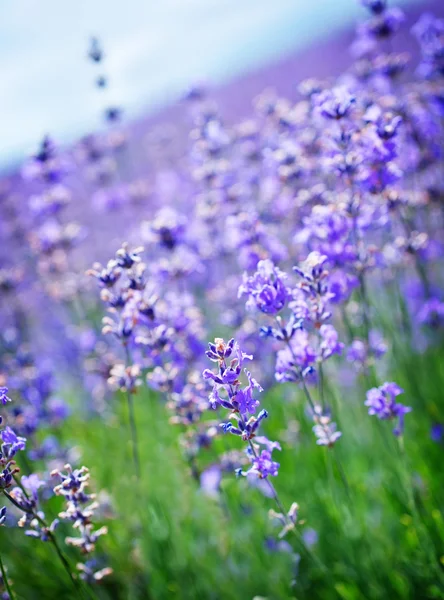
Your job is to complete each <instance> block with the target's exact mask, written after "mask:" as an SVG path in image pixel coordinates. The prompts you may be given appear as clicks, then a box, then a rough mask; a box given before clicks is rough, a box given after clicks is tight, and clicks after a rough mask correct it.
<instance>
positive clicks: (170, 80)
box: [0, 0, 420, 164]
mask: <svg viewBox="0 0 444 600" xmlns="http://www.w3.org/2000/svg"><path fill="white" fill-rule="evenodd" d="M413 2H414V0H410V1H409V0H404V1H401V2H399V1H398V2H397V4H398V5H405V4H408V3H413ZM417 3H420V0H417ZM363 16H364V11H363V10H362V9H361V8H360V7H359V5H358V2H357V0H75V1H74V2H63V1H60V0H2V1H1V3H0V81H1V85H2V95H1V101H0V105H1V110H0V132H1V140H2V143H1V144H0V163H2V164H8V163H12V162H15V161H17V160H20V159H21V158H22V157H23V156H24V155H25V154H26V153H29V152H31V151H33V150H34V148H35V145H36V143H37V142H38V141H39V139H40V138H41V137H42V135H43V134H45V133H51V134H52V135H53V136H54V137H55V138H56V139H58V140H61V141H63V142H69V141H70V140H72V139H74V138H75V137H77V136H79V135H82V134H84V133H86V132H87V131H88V130H90V129H94V128H96V127H97V126H98V124H99V112H100V107H101V106H102V102H103V98H101V96H100V94H99V93H98V92H97V91H96V90H95V88H94V86H93V81H94V76H95V72H96V71H95V69H94V65H92V64H91V63H89V62H88V61H87V60H86V51H87V46H88V40H89V38H90V36H91V35H97V36H99V38H100V39H101V40H103V45H104V48H105V51H106V69H107V71H108V73H109V75H110V79H111V89H110V93H109V99H110V102H114V103H117V104H121V105H123V106H124V108H125V112H126V114H127V115H128V116H130V117H134V116H137V115H138V114H141V113H144V112H146V111H147V110H150V109H151V110H152V109H154V108H155V107H156V106H159V105H162V104H163V103H165V102H169V101H172V100H174V99H175V98H176V97H177V96H178V95H179V94H180V93H181V91H182V90H184V89H186V88H187V87H188V85H189V84H190V83H193V82H194V81H196V80H201V79H204V80H208V81H214V82H215V83H221V82H224V81H227V80H229V79H230V78H233V77H236V76H238V75H240V74H241V73H243V72H246V71H248V70H251V69H255V68H258V67H260V66H261V65H263V64H266V63H269V62H272V61H274V60H276V59H278V58H279V57H280V56H283V55H285V54H288V53H290V52H292V51H294V50H296V49H298V48H301V47H304V46H306V45H308V44H309V43H311V42H312V41H314V40H316V39H319V37H322V36H325V35H330V34H332V33H334V31H335V30H337V29H338V28H340V27H341V26H345V25H347V24H350V23H353V22H354V21H356V19H358V18H360V17H363Z"/></svg>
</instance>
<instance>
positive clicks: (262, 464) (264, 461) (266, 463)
mask: <svg viewBox="0 0 444 600" xmlns="http://www.w3.org/2000/svg"><path fill="white" fill-rule="evenodd" d="M251 463H252V467H251V469H250V470H249V471H248V473H254V474H257V475H258V477H260V478H261V479H266V478H267V477H268V476H269V475H271V476H272V477H276V476H277V474H278V472H279V463H278V462H275V461H274V460H273V459H272V457H271V452H270V451H269V450H261V452H260V454H259V455H258V456H255V457H253V458H252V461H251Z"/></svg>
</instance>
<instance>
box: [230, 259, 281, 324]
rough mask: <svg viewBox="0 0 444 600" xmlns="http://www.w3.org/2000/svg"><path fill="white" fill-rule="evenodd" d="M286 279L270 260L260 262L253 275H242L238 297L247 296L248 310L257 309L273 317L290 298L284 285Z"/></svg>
mask: <svg viewBox="0 0 444 600" xmlns="http://www.w3.org/2000/svg"><path fill="white" fill-rule="evenodd" d="M286 277H287V275H286V274H285V273H283V272H282V271H281V270H280V269H278V267H276V266H275V265H274V264H273V262H272V261H271V260H260V261H259V262H258V264H257V271H256V273H255V274H254V275H251V276H248V275H247V274H246V273H244V276H243V282H242V285H241V286H240V287H239V293H238V295H239V297H240V296H243V295H247V296H249V298H248V301H247V307H248V308H258V309H259V310H260V311H262V312H263V313H265V314H267V315H275V314H277V313H278V312H280V311H281V310H282V309H283V308H284V306H285V304H286V302H287V300H288V299H289V298H290V292H289V290H288V288H287V287H286V286H285V283H284V280H285V279H286Z"/></svg>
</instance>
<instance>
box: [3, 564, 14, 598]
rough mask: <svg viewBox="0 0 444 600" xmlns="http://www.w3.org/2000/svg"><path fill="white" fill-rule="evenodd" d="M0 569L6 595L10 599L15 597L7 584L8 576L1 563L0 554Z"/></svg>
mask: <svg viewBox="0 0 444 600" xmlns="http://www.w3.org/2000/svg"><path fill="white" fill-rule="evenodd" d="M0 571H1V573H2V578H3V583H4V584H5V588H6V591H7V592H8V596H9V598H10V600H14V599H15V595H14V594H13V592H12V589H11V586H10V585H9V581H8V576H7V575H6V569H5V567H4V565H3V561H2V557H1V554H0Z"/></svg>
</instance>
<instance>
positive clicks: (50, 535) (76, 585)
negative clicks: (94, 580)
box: [3, 486, 95, 597]
mask: <svg viewBox="0 0 444 600" xmlns="http://www.w3.org/2000/svg"><path fill="white" fill-rule="evenodd" d="M20 489H23V488H22V486H20ZM23 491H24V490H23ZM3 493H4V494H5V496H6V497H7V499H8V500H9V501H10V502H11V504H13V505H14V506H15V507H16V508H18V509H19V510H20V511H21V512H24V513H27V514H30V515H32V516H33V517H34V519H37V521H38V522H39V523H40V525H41V526H42V527H44V528H45V530H46V534H47V536H48V539H49V541H50V542H51V543H52V545H53V546H54V549H55V551H56V553H57V555H58V557H59V558H60V561H61V563H62V565H63V567H64V569H65V571H66V573H67V574H68V576H69V578H70V580H71V583H72V584H73V586H74V588H75V590H76V591H78V592H80V594H81V595H82V596H84V589H83V586H81V585H80V583H79V581H78V580H77V579H75V578H74V576H73V574H72V571H71V567H70V565H69V562H68V559H67V558H66V556H65V555H64V553H63V551H62V550H61V548H60V546H59V543H58V542H57V539H56V537H55V535H54V534H53V533H52V531H50V530H49V527H48V525H47V523H46V522H45V520H44V519H43V518H42V517H40V516H39V514H38V513H36V512H35V511H33V510H31V511H28V510H25V509H24V508H23V506H21V505H20V504H19V503H18V502H17V501H16V500H15V498H14V497H13V496H11V495H10V494H9V493H8V492H7V491H6V490H3ZM25 494H26V492H25ZM94 597H95V596H94Z"/></svg>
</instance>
